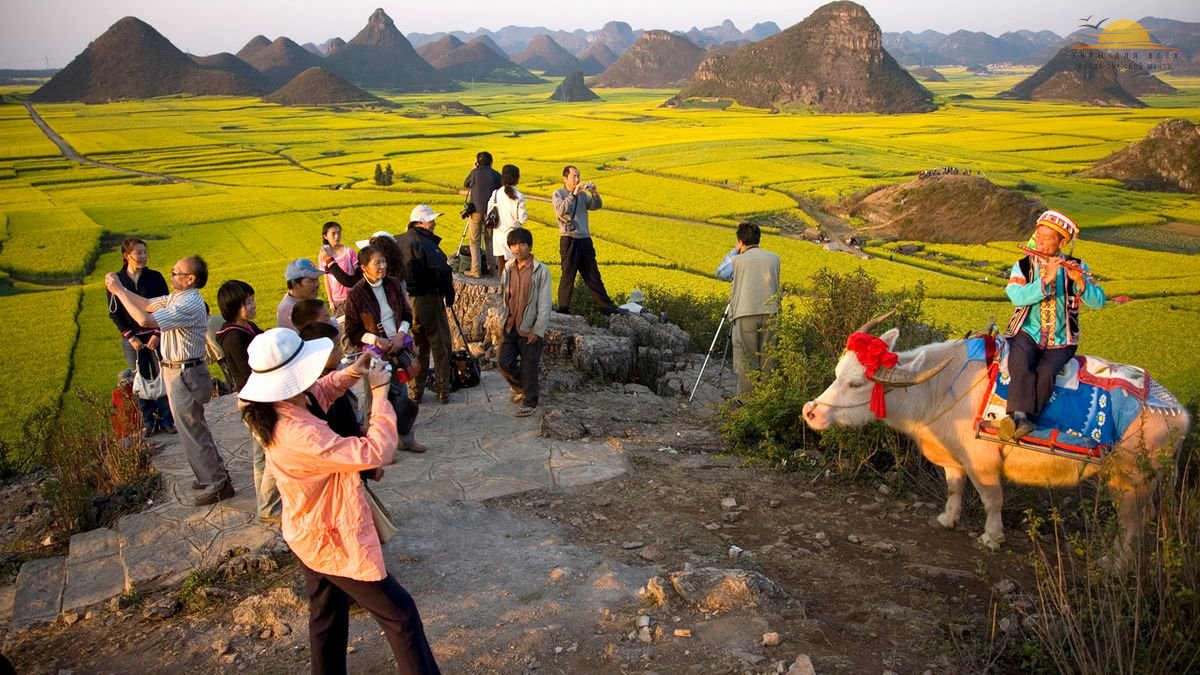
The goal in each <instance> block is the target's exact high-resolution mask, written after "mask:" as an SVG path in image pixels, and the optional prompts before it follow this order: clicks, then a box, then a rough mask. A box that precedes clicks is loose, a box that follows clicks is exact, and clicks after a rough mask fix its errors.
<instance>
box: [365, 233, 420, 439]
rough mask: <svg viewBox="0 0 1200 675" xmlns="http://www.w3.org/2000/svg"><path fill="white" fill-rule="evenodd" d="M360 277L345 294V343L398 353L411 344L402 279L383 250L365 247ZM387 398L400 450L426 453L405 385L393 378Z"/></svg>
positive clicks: (409, 310) (410, 314)
mask: <svg viewBox="0 0 1200 675" xmlns="http://www.w3.org/2000/svg"><path fill="white" fill-rule="evenodd" d="M358 260H359V267H360V268H361V269H362V274H363V277H362V279H361V280H359V281H358V283H356V284H354V287H353V288H351V289H350V293H349V295H347V296H346V342H347V343H348V344H349V345H351V346H352V348H353V347H359V346H361V347H362V348H363V349H367V348H374V349H377V350H379V351H380V352H382V353H383V354H384V355H385V356H389V357H391V356H397V355H399V354H400V352H401V351H402V350H404V349H406V348H408V347H409V346H410V345H411V344H412V339H411V338H410V337H409V336H408V331H409V328H410V327H411V326H412V320H413V311H412V304H411V303H410V302H409V300H408V293H407V292H406V291H405V289H404V284H403V282H402V281H400V280H399V279H397V278H396V277H393V276H389V275H388V260H387V257H386V255H385V254H384V252H383V250H381V249H378V248H375V247H374V246H364V247H363V248H362V249H361V250H360V251H359V252H358ZM388 400H390V401H391V402H392V406H393V407H395V408H396V430H397V432H399V434H400V449H401V450H408V451H409V452H425V450H426V448H425V446H424V445H421V444H420V443H418V442H417V439H416V435H415V434H414V433H413V430H412V428H413V423H414V422H416V419H417V412H418V411H419V409H420V408H419V407H418V406H417V404H416V403H415V402H413V401H411V400H409V397H408V394H407V392H406V391H405V390H404V387H403V386H402V385H401V384H400V383H399V382H397V381H396V378H395V377H393V378H392V382H391V386H390V387H388Z"/></svg>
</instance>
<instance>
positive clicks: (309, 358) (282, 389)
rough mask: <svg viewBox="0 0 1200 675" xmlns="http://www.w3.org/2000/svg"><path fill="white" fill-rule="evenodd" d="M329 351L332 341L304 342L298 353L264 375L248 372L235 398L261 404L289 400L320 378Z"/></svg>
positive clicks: (331, 348) (323, 339)
mask: <svg viewBox="0 0 1200 675" xmlns="http://www.w3.org/2000/svg"><path fill="white" fill-rule="evenodd" d="M255 339H257V338H255ZM332 351H333V340H330V339H329V338H317V339H316V340H304V341H302V342H301V346H300V350H299V351H298V352H297V353H296V354H295V355H294V356H293V357H292V358H291V359H290V360H288V361H287V362H286V363H284V364H282V365H280V366H278V367H276V368H273V369H272V370H269V371H266V372H259V371H253V372H251V373H250V378H249V379H247V380H246V384H245V385H244V386H243V387H242V390H241V392H239V393H238V398H241V399H243V400H246V401H257V402H260V403H274V402H276V401H282V400H284V399H288V398H291V397H293V396H295V395H296V394H299V393H300V392H302V391H305V390H306V389H308V388H309V387H311V386H313V383H315V382H316V381H317V378H319V377H321V373H322V372H323V371H324V370H325V363H326V362H327V361H328V360H329V354H330V352H332Z"/></svg>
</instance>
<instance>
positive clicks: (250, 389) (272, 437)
mask: <svg viewBox="0 0 1200 675" xmlns="http://www.w3.org/2000/svg"><path fill="white" fill-rule="evenodd" d="M332 349H333V342H331V341H330V340H329V339H328V338H320V339H317V340H311V341H307V342H306V341H304V340H301V339H300V336H299V335H297V334H296V332H295V331H293V330H291V329H288V328H272V329H270V330H268V331H267V332H265V333H263V334H262V335H259V336H258V337H256V338H255V339H254V341H253V342H251V343H250V347H249V349H248V353H249V359H248V361H249V365H250V370H251V373H250V378H249V379H248V380H247V381H246V384H245V386H243V387H242V390H241V392H240V393H239V394H238V396H239V398H241V399H242V400H243V401H246V402H247V405H246V407H245V408H244V409H243V410H242V418H243V420H245V422H246V425H247V426H248V427H249V428H250V430H251V432H252V433H253V434H254V435H255V437H256V438H257V439H258V441H259V442H260V443H262V446H263V449H264V450H265V452H266V456H267V464H268V466H269V467H270V469H271V472H272V473H273V474H274V475H275V480H276V484H277V486H278V488H279V493H280V496H281V497H282V498H283V514H282V518H283V522H282V530H283V538H284V540H285V541H287V543H288V546H289V547H290V548H291V549H292V552H293V553H295V554H296V557H297V558H299V560H300V564H301V569H302V570H303V572H304V580H305V595H307V596H308V603H309V621H308V635H309V645H310V650H311V658H312V672H313V673H326V672H329V673H338V672H340V673H344V672H346V643H347V638H348V631H349V607H350V601H351V600H354V601H355V602H357V603H358V604H359V606H361V607H363V608H364V609H366V610H367V611H368V612H370V613H371V616H373V617H374V618H375V621H376V622H377V623H378V624H379V626H380V628H382V629H383V632H384V635H385V636H386V637H387V640H388V643H389V644H390V645H391V648H392V654H393V656H394V657H395V659H396V665H397V669H398V670H399V672H401V673H440V671H439V670H438V666H437V662H436V661H435V660H434V657H433V652H432V651H431V650H430V647H429V641H428V640H427V639H426V637H425V628H424V626H423V624H422V623H421V616H420V613H419V612H418V611H417V606H416V603H415V602H413V599H412V596H411V595H409V594H408V591H406V590H404V587H403V586H401V585H400V582H398V581H397V580H396V578H395V577H393V576H392V575H391V574H389V573H388V571H387V568H386V567H385V565H384V561H383V549H382V545H381V544H380V541H379V534H378V532H377V531H376V529H375V523H374V520H373V519H372V515H371V507H370V505H369V504H368V502H367V496H366V492H365V490H364V488H363V482H362V475H368V476H370V477H373V478H375V479H376V480H378V479H379V478H380V477H382V475H383V469H381V468H380V467H381V466H383V465H384V464H388V463H389V462H391V460H392V456H393V455H394V454H395V452H396V443H397V441H398V438H397V434H396V414H395V412H394V411H393V409H392V405H391V403H389V402H388V398H387V396H386V389H385V387H387V386H388V383H389V381H390V378H391V373H389V372H388V371H387V370H385V369H384V367H383V364H382V363H375V364H373V365H372V362H371V359H370V356H369V355H366V354H364V355H363V356H362V357H360V358H359V359H358V360H357V361H355V362H354V363H353V364H352V365H350V366H349V367H347V368H345V369H343V370H340V371H334V372H331V373H329V374H328V375H325V376H323V377H322V376H321V372H322V371H323V370H324V368H325V363H326V360H327V358H328V356H329V353H330V352H331V351H332ZM363 376H365V377H366V379H367V382H368V383H369V385H370V386H371V388H372V389H373V390H375V394H376V395H375V396H374V397H373V401H372V404H371V411H370V415H371V424H370V429H369V430H368V432H367V435H366V436H365V437H362V438H358V437H351V438H347V437H343V436H339V435H338V434H337V433H335V432H334V431H333V430H332V429H330V428H329V425H328V424H326V423H325V422H324V421H323V420H321V419H318V418H317V417H316V416H314V415H313V414H312V413H311V412H309V410H308V407H307V400H306V397H305V392H310V393H312V394H313V396H314V397H315V398H316V400H317V402H318V404H320V405H322V406H328V405H329V404H330V403H332V402H333V401H334V400H335V399H337V398H338V397H339V396H341V395H342V394H343V393H345V392H346V390H347V389H349V388H350V386H352V385H353V384H354V383H356V382H357V381H358V380H359V378H361V377H363ZM360 472H362V475H360Z"/></svg>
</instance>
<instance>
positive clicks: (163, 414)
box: [105, 237, 175, 436]
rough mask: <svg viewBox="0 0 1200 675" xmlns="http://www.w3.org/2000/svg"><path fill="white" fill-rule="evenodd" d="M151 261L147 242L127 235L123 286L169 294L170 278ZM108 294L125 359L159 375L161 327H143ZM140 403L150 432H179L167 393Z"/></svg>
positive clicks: (152, 294)
mask: <svg viewBox="0 0 1200 675" xmlns="http://www.w3.org/2000/svg"><path fill="white" fill-rule="evenodd" d="M149 263H150V251H149V249H148V248H147V247H146V242H145V241H144V240H142V239H139V238H137V237H126V238H125V239H124V240H123V241H121V269H120V271H118V272H117V279H118V280H120V282H121V285H122V286H124V287H125V288H128V289H129V290H130V291H131V292H132V293H134V294H136V295H139V296H141V297H143V298H161V297H162V296H164V295H169V294H170V293H171V290H170V289H169V288H167V280H166V279H165V278H163V275H162V274H161V273H160V272H158V271H156V270H152V269H150V268H149V267H148V265H149ZM105 295H106V296H107V300H108V318H110V319H112V322H113V324H115V325H116V327H117V330H118V331H120V332H121V351H122V352H123V353H124V354H125V363H126V364H127V365H128V366H129V369H130V370H135V369H136V370H137V371H138V372H139V373H141V375H142V377H144V378H150V379H153V378H156V377H159V376H160V370H159V361H160V359H159V355H158V341H159V331H158V329H157V328H144V327H142V326H141V325H139V324H138V322H136V321H134V320H133V318H132V317H130V316H129V312H128V311H127V310H126V309H125V306H124V305H123V304H122V303H121V302H120V301H119V300H118V299H117V298H116V297H114V296H113V294H112V293H111V292H106V293H105ZM139 405H140V406H141V409H142V418H143V419H142V423H143V426H144V432H145V435H146V436H151V435H153V434H154V433H155V432H156V431H165V432H167V433H170V434H173V433H175V420H174V418H172V417H171V409H170V407H168V406H167V397H166V396H165V395H164V396H163V397H161V398H159V399H157V400H154V401H142V400H139Z"/></svg>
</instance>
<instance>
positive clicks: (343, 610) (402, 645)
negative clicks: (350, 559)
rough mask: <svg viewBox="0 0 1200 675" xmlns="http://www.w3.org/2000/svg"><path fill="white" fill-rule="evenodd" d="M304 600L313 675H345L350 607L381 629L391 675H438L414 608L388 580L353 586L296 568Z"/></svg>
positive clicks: (347, 581)
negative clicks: (390, 659)
mask: <svg viewBox="0 0 1200 675" xmlns="http://www.w3.org/2000/svg"><path fill="white" fill-rule="evenodd" d="M300 569H301V570H303V572H304V594H305V595H306V596H307V597H308V644H309V651H310V653H311V654H310V655H311V659H312V662H311V670H312V673H313V675H344V674H345V673H346V642H347V639H348V638H349V635H350V601H351V600H353V601H354V602H357V603H358V605H359V606H360V607H362V608H363V609H365V610H367V611H368V612H370V613H371V616H372V617H373V618H374V619H375V622H376V623H378V624H379V627H380V628H382V629H383V634H384V636H385V637H386V638H387V641H388V644H389V645H391V647H392V656H393V657H395V659H396V672H398V673H404V674H406V675H407V674H409V673H413V674H417V673H421V674H433V675H438V674H440V673H441V671H440V670H438V665H437V661H435V660H434V658H433V650H432V649H430V647H429V640H428V639H426V637H425V626H424V625H423V624H422V623H421V614H420V612H418V611H417V603H415V602H413V599H412V596H411V595H409V594H408V591H406V590H404V587H403V586H401V585H400V582H399V581H396V578H395V577H393V576H392V575H391V574H388V575H387V577H386V578H385V579H383V580H381V581H357V580H355V579H347V578H346V577H335V576H333V575H330V574H321V573H320V572H314V571H313V570H311V569H309V568H308V566H307V565H305V564H304V563H300Z"/></svg>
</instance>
